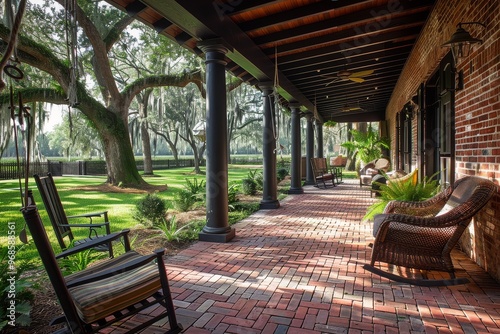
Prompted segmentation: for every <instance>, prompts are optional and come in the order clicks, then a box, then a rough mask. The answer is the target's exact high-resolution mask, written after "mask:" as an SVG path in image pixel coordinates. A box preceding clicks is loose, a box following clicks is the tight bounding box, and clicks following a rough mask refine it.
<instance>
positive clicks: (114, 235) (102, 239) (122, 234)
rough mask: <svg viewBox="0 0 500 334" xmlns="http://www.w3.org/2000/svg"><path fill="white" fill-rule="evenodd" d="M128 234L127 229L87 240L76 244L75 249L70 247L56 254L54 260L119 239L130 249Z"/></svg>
mask: <svg viewBox="0 0 500 334" xmlns="http://www.w3.org/2000/svg"><path fill="white" fill-rule="evenodd" d="M129 232H130V230H129V229H125V230H122V231H120V232H115V233H111V234H107V235H104V236H100V237H98V238H95V239H92V240H89V241H87V242H84V243H81V244H78V245H76V246H75V247H71V248H69V249H67V250H65V251H63V252H61V253H59V254H57V255H56V259H61V258H64V257H67V256H70V255H73V254H76V253H79V252H81V251H84V250H87V249H92V248H94V247H96V246H99V245H103V244H109V243H110V242H111V241H114V240H117V239H120V238H123V239H124V242H125V245H129V246H128V247H130V243H129V240H128V233H129Z"/></svg>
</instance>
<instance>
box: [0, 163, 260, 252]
mask: <svg viewBox="0 0 500 334" xmlns="http://www.w3.org/2000/svg"><path fill="white" fill-rule="evenodd" d="M255 168H261V167H260V166H230V168H229V171H228V176H229V183H230V184H232V183H237V184H241V179H243V178H245V177H246V175H247V174H248V172H249V170H251V169H255ZM186 178H187V179H189V180H191V181H192V180H193V179H194V178H197V179H199V180H205V175H196V174H194V173H193V170H192V168H179V169H170V170H162V171H158V172H155V176H152V177H145V180H146V181H147V182H148V183H150V184H152V185H165V184H166V185H168V189H167V190H166V191H163V192H159V193H158V195H159V196H160V197H162V198H163V199H165V200H166V202H167V205H168V207H169V210H172V209H171V208H172V204H171V201H172V199H173V196H174V194H175V193H176V192H178V191H179V190H181V189H182V188H183V187H184V184H186ZM54 180H55V183H56V186H57V189H58V192H59V196H60V197H61V201H62V203H63V205H64V208H65V211H66V214H67V215H77V214H83V213H89V212H95V211H103V210H108V217H109V220H110V223H111V230H112V231H119V230H122V229H124V228H133V227H134V226H136V225H137V223H138V222H137V221H135V220H134V219H133V218H132V212H133V210H134V207H135V203H136V202H137V201H138V200H139V199H140V198H141V197H143V196H144V194H129V193H110V192H107V193H103V192H99V191H88V190H86V191H82V190H75V188H78V187H82V186H92V185H98V184H102V183H104V182H105V180H106V179H105V177H104V176H102V177H95V176H62V177H54ZM29 189H32V190H33V194H34V197H35V202H36V203H37V205H38V208H39V211H40V216H41V218H42V220H43V222H44V224H45V225H46V226H47V227H48V228H47V232H48V235H49V238H50V240H51V242H52V243H53V244H54V245H57V243H56V239H55V236H54V235H53V233H52V227H49V226H50V221H49V219H48V216H47V214H46V212H45V210H44V207H43V204H42V199H41V197H40V195H39V193H38V189H37V187H36V184H35V181H34V179H33V178H30V180H29ZM0 203H1V216H2V219H1V222H0V245H2V247H5V246H6V245H7V223H8V222H15V223H16V231H17V235H19V232H20V231H21V229H22V228H23V227H24V220H23V218H22V215H21V213H20V212H19V209H20V208H21V200H20V192H19V181H18V180H0ZM72 222H75V221H73V220H72ZM81 222H82V223H84V222H86V221H85V220H84V221H81ZM96 222H97V220H96ZM74 233H76V234H77V238H83V237H85V236H86V231H85V230H84V229H74ZM28 236H29V233H28ZM18 244H19V245H21V243H20V241H18ZM55 249H56V251H57V250H58V249H59V248H58V246H56V247H55ZM30 258H38V256H37V253H36V249H35V247H34V245H33V244H32V243H31V244H30V245H27V246H24V247H23V249H21V250H20V251H19V252H18V254H17V258H16V259H18V260H21V259H30Z"/></svg>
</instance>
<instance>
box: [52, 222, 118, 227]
mask: <svg viewBox="0 0 500 334" xmlns="http://www.w3.org/2000/svg"><path fill="white" fill-rule="evenodd" d="M59 226H63V227H92V228H93V227H103V226H106V228H107V227H108V226H109V222H104V223H99V224H93V223H90V224H59Z"/></svg>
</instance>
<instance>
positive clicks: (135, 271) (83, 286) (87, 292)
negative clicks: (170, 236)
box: [22, 205, 182, 334]
mask: <svg viewBox="0 0 500 334" xmlns="http://www.w3.org/2000/svg"><path fill="white" fill-rule="evenodd" d="M22 213H23V216H24V220H25V221H26V224H27V225H28V228H29V230H30V232H31V235H32V237H33V240H34V242H35V245H36V247H37V250H38V252H39V254H40V258H41V259H42V262H43V265H44V267H45V270H46V271H47V274H48V276H49V279H50V282H51V283H52V286H53V287H54V291H55V293H56V295H57V298H58V300H59V303H60V305H61V308H62V310H63V312H64V315H63V316H60V317H58V318H56V319H54V320H52V322H51V325H56V324H61V323H66V326H67V327H66V328H64V329H62V330H59V331H57V332H56V333H61V334H62V333H79V334H81V333H97V332H99V331H100V330H101V329H103V328H105V327H109V326H111V325H112V324H114V323H116V322H118V321H121V320H125V319H127V318H128V317H130V316H132V315H134V314H137V313H139V312H141V311H143V310H145V309H147V308H149V307H151V306H153V305H156V304H160V305H161V306H163V308H164V310H165V311H164V312H161V313H159V314H158V312H157V311H155V314H156V315H155V316H151V318H150V319H149V320H148V321H146V322H144V323H142V324H139V325H138V326H136V327H135V328H133V329H131V330H130V331H128V332H127V333H136V332H138V331H140V330H142V329H144V328H146V327H149V326H151V325H152V324H153V323H155V322H157V321H158V320H160V319H162V318H165V317H168V322H169V327H170V330H168V331H167V332H166V333H179V332H181V330H182V327H181V326H180V324H178V323H177V319H176V316H175V310H174V305H173V302H172V297H171V294H170V288H169V285H168V279H167V275H166V272H165V264H164V261H163V257H162V256H163V254H164V250H157V251H155V253H154V254H151V255H145V256H142V255H139V254H138V253H136V252H135V251H132V250H130V243H129V241H128V237H127V233H128V232H129V231H128V230H124V231H122V232H119V233H112V234H109V235H106V236H103V237H101V238H98V239H94V240H91V241H89V242H86V243H83V244H80V245H77V246H75V247H72V248H70V249H68V250H66V251H64V252H62V253H60V254H58V255H57V256H56V255H55V254H54V251H53V249H52V247H51V245H50V242H49V239H48V237H47V233H46V231H45V228H44V226H43V223H42V221H41V219H40V215H39V214H38V210H37V208H36V206H34V205H32V206H27V207H25V208H23V209H22ZM120 238H122V239H123V242H124V245H125V250H126V252H125V253H124V254H122V255H120V256H118V257H115V258H111V259H107V260H105V261H103V262H101V263H99V264H97V265H94V266H91V267H89V268H87V269H85V270H83V271H80V272H77V273H74V274H71V275H69V276H66V277H63V276H62V273H61V270H60V268H59V265H58V263H57V259H60V258H64V257H68V256H70V255H72V254H75V253H78V252H80V251H82V250H85V249H90V248H93V247H95V246H96V245H98V244H106V243H111V241H112V240H117V239H120ZM155 261H156V264H155V263H154V262H155Z"/></svg>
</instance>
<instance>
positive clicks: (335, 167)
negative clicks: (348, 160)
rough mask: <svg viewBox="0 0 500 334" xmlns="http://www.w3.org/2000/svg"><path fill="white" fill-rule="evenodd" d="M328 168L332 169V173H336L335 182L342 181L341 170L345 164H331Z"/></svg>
mask: <svg viewBox="0 0 500 334" xmlns="http://www.w3.org/2000/svg"><path fill="white" fill-rule="evenodd" d="M330 168H331V169H332V174H334V175H336V178H337V183H342V182H343V181H342V171H343V170H344V168H345V165H331V166H330ZM339 176H340V181H339Z"/></svg>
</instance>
